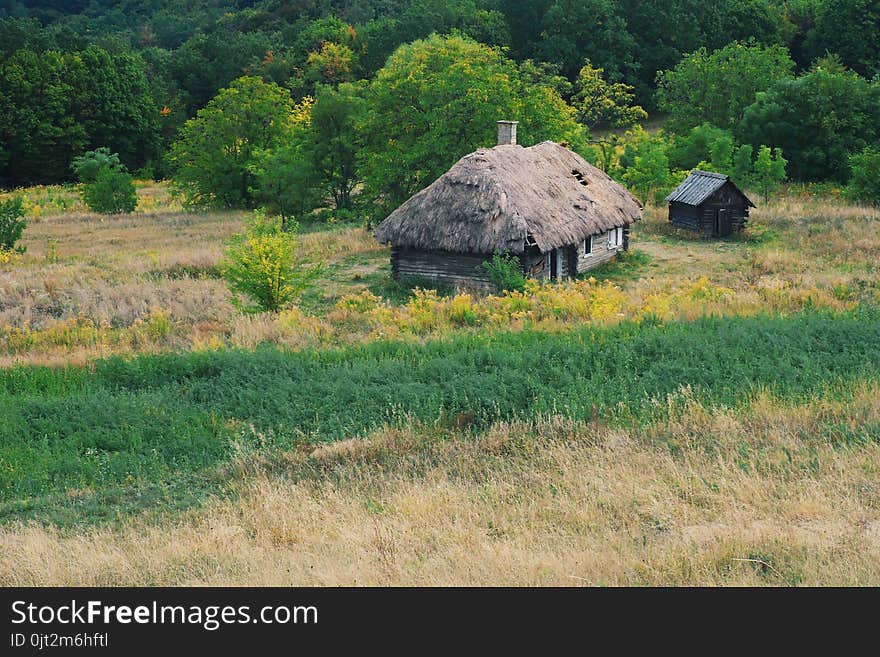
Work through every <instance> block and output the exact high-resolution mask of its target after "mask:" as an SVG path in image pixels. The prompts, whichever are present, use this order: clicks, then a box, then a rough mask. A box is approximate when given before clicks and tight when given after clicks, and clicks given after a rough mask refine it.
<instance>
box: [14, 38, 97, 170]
mask: <svg viewBox="0 0 880 657" xmlns="http://www.w3.org/2000/svg"><path fill="white" fill-rule="evenodd" d="M69 60H70V57H69V56H67V55H62V54H61V53H58V52H54V51H51V50H50V51H46V52H42V53H36V52H33V51H30V50H18V51H16V52H15V53H14V54H13V55H12V56H11V57H10V58H9V59H7V60H5V61H3V62H0V178H5V179H6V180H7V181H8V183H9V184H11V185H27V184H33V183H46V182H56V181H58V180H63V179H65V178H66V177H67V176H68V175H69V169H68V166H69V165H70V161H71V159H72V158H73V157H74V155H76V154H77V153H80V152H82V150H83V148H84V147H85V145H86V143H87V135H86V131H85V128H84V127H83V125H82V124H80V123H79V122H77V120H76V116H75V113H74V111H73V107H72V103H71V101H72V98H73V97H74V93H75V89H74V87H73V85H72V84H71V83H70V81H69V80H68V76H67V73H68V62H69Z"/></svg>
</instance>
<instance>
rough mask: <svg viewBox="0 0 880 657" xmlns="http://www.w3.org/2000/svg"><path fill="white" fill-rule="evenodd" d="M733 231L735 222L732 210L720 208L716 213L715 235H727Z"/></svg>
mask: <svg viewBox="0 0 880 657" xmlns="http://www.w3.org/2000/svg"><path fill="white" fill-rule="evenodd" d="M732 232H733V224H732V222H731V220H730V210H729V209H727V208H719V209H718V212H716V213H715V237H727V236H728V235H730V234H731V233H732Z"/></svg>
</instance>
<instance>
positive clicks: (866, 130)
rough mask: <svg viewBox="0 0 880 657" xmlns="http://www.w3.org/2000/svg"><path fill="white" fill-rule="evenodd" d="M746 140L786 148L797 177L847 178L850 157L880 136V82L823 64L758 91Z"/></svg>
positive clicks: (744, 128) (745, 123)
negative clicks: (826, 66) (869, 80)
mask: <svg viewBox="0 0 880 657" xmlns="http://www.w3.org/2000/svg"><path fill="white" fill-rule="evenodd" d="M739 137H740V139H741V141H743V142H746V143H750V144H752V145H753V146H755V147H757V146H759V145H761V144H768V145H770V146H775V147H779V148H781V149H782V150H783V151H784V152H785V154H786V156H787V157H788V159H789V162H790V166H789V174H790V175H791V177H792V178H794V179H796V180H828V179H835V180H840V181H845V180H846V178H847V176H848V175H849V156H850V155H851V154H852V153H858V152H860V151H862V150H864V149H865V148H866V147H868V146H871V145H872V144H876V143H877V140H878V139H880V82H868V81H867V80H865V79H864V78H862V77H860V76H859V75H857V74H856V73H853V72H852V71H846V72H841V71H838V70H834V67H832V68H831V69H828V68H825V67H819V68H816V69H814V70H813V71H811V72H809V73H807V74H806V75H802V76H801V77H799V78H797V79H786V80H780V81H778V82H777V83H776V84H775V85H774V86H773V87H772V88H770V89H769V90H767V91H766V92H763V93H760V94H758V96H757V98H756V100H755V102H754V103H753V104H752V105H751V106H750V107H749V108H748V109H747V110H746V112H745V114H744V116H743V120H742V123H741V124H740V128H739Z"/></svg>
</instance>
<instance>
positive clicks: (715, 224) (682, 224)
mask: <svg viewBox="0 0 880 657" xmlns="http://www.w3.org/2000/svg"><path fill="white" fill-rule="evenodd" d="M666 200H667V201H668V202H669V221H671V222H672V224H673V225H674V226H677V227H679V228H686V229H688V230H693V231H696V232H699V233H703V234H704V235H705V236H707V237H726V236H727V235H730V234H731V233H735V232H737V231H740V230H742V229H743V228H745V225H746V222H747V221H748V219H749V208H753V207H755V204H754V203H752V202H751V201H750V200H749V197H748V196H746V195H745V194H743V192H742V190H741V189H740V188H739V187H737V186H736V185H735V184H734V182H733V181H732V180H731V179H730V176H725V175H724V174H721V173H712V172H711V171H699V170H697V171H693V172H692V173H691V175H689V176H688V177H687V179H686V180H685V181H684V182H683V183H681V184H680V185H679V186H678V187H676V188H675V189H674V190H672V193H671V194H669V196H667V197H666Z"/></svg>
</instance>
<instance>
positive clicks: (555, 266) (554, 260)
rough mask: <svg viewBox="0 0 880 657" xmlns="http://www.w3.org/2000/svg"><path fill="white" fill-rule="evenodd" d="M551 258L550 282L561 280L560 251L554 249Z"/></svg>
mask: <svg viewBox="0 0 880 657" xmlns="http://www.w3.org/2000/svg"><path fill="white" fill-rule="evenodd" d="M549 258H550V280H551V281H555V280H557V279H558V278H559V273H560V272H559V270H560V266H559V265H560V264H561V260H560V259H559V249H553V250H552V251H551V252H550V253H549Z"/></svg>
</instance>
